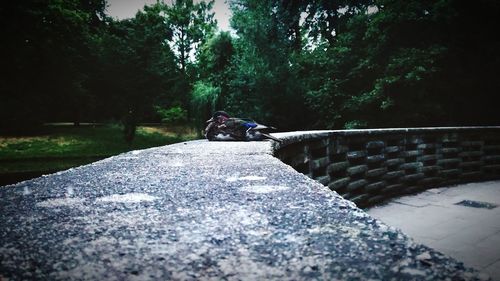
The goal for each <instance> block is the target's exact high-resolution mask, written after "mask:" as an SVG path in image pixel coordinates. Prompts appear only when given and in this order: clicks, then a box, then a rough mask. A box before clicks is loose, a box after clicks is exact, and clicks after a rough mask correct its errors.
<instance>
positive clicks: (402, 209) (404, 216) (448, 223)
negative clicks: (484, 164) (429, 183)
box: [367, 181, 500, 280]
mask: <svg viewBox="0 0 500 281" xmlns="http://www.w3.org/2000/svg"><path fill="white" fill-rule="evenodd" d="M463 200H471V201H477V202H487V203H492V204H496V205H498V206H499V207H496V208H493V209H485V208H473V207H470V206H462V205H456V203H459V202H461V201H463ZM413 201H428V202H431V204H429V205H426V206H421V207H417V206H416V204H413V205H410V204H406V205H402V204H397V203H398V202H413ZM398 208H399V209H398ZM367 212H368V214H370V215H372V216H373V217H376V218H378V219H380V220H382V221H384V222H386V223H387V224H389V225H391V226H394V227H397V228H399V229H401V230H402V231H403V232H405V233H406V234H408V235H409V236H411V237H412V238H414V239H415V240H416V241H418V242H420V243H423V244H425V245H427V246H429V247H432V248H434V249H436V250H439V251H441V252H443V253H445V254H448V255H450V256H452V257H454V258H456V259H458V260H460V261H462V262H464V263H465V265H467V266H471V267H474V268H476V269H478V270H480V271H483V272H485V273H487V274H489V275H490V276H491V277H493V279H494V280H500V269H499V268H498V266H499V261H500V181H488V182H482V183H469V184H463V185H459V186H453V187H446V188H441V189H439V188H438V189H431V190H428V191H425V192H422V193H420V194H417V195H412V196H406V197H404V198H399V199H396V200H392V201H391V202H388V203H387V204H385V205H381V206H377V207H373V208H371V209H369V210H367ZM436 222H438V223H436Z"/></svg>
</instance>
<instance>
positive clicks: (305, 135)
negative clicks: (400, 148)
mask: <svg viewBox="0 0 500 281" xmlns="http://www.w3.org/2000/svg"><path fill="white" fill-rule="evenodd" d="M499 130H500V126H476V127H422V128H380V129H354V130H316V131H294V132H281V133H275V134H273V136H276V137H278V138H280V139H282V140H283V142H282V143H281V144H277V143H276V144H275V148H276V149H278V148H279V147H283V146H286V145H288V144H291V143H295V142H299V141H306V140H312V139H321V138H326V137H331V136H369V135H398V134H424V133H461V132H498V131H499Z"/></svg>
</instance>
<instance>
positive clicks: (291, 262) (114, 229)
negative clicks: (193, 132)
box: [0, 141, 487, 280]
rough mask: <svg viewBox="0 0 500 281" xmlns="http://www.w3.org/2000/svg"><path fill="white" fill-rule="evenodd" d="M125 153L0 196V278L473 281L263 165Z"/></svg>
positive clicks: (232, 149) (226, 158)
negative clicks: (447, 280)
mask: <svg viewBox="0 0 500 281" xmlns="http://www.w3.org/2000/svg"><path fill="white" fill-rule="evenodd" d="M272 147H273V146H272V144H271V142H207V141H192V142H186V143H180V144H175V145H169V146H164V147H159V148H152V149H147V150H140V151H132V152H129V153H124V154H121V155H118V156H115V157H111V158H108V159H104V160H102V161H98V162H96V163H92V164H90V165H86V166H82V167H78V168H73V169H70V170H67V171H63V172H59V173H56V174H52V175H48V176H44V177H40V178H37V179H34V180H30V181H25V182H22V183H19V184H16V185H11V186H5V187H1V188H0V280H446V279H449V280H485V279H487V278H486V277H485V276H484V275H482V274H481V273H480V272H478V271H476V270H474V269H472V268H468V267H465V266H464V265H463V264H462V263H461V262H459V261H457V260H455V259H453V258H450V257H449V256H446V255H444V254H442V253H440V252H439V251H436V250H433V249H431V248H429V247H427V246H425V245H422V244H418V243H415V241H414V240H413V239H411V238H409V237H408V236H406V235H405V234H403V233H402V232H401V231H399V230H398V229H396V228H393V227H390V226H388V225H387V224H385V223H383V222H381V221H379V220H377V219H375V218H373V217H371V216H369V215H368V214H367V213H366V212H364V211H363V210H361V209H359V208H357V207H356V206H355V205H354V204H353V203H352V202H350V201H347V200H344V199H342V198H341V197H340V196H339V195H338V194H336V193H335V192H332V191H330V190H329V189H328V188H326V187H324V186H322V185H321V184H319V183H317V182H315V181H313V180H311V179H309V178H308V177H306V176H305V175H302V174H300V173H298V172H296V171H295V170H293V169H292V168H291V167H290V166H288V165H285V164H284V163H282V162H281V161H279V160H278V159H277V158H275V157H273V155H272V154H273V148H272Z"/></svg>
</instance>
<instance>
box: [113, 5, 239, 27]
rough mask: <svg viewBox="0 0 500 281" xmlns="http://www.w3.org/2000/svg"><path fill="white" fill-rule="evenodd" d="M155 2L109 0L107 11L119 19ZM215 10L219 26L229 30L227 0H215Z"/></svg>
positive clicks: (131, 15) (129, 16)
mask: <svg viewBox="0 0 500 281" xmlns="http://www.w3.org/2000/svg"><path fill="white" fill-rule="evenodd" d="M170 1H172V0H165V2H166V3H170ZM195 2H196V0H195ZM154 3H156V0H108V8H107V13H108V15H110V16H111V17H113V18H117V19H126V18H132V17H134V16H135V14H136V13H137V11H138V10H140V9H142V8H143V7H144V5H145V4H148V5H149V4H154ZM214 12H215V19H216V20H217V24H218V26H219V28H220V29H221V30H224V31H229V30H230V27H229V18H230V17H231V12H230V11H229V6H228V4H227V3H226V0H215V4H214Z"/></svg>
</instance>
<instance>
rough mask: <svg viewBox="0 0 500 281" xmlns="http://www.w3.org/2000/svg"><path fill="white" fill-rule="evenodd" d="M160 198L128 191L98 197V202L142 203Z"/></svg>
mask: <svg viewBox="0 0 500 281" xmlns="http://www.w3.org/2000/svg"><path fill="white" fill-rule="evenodd" d="M156 199H158V197H154V196H151V195H149V194H146V193H127V194H113V195H110V196H104V197H101V198H97V200H96V201H97V202H104V203H108V202H110V203H140V202H151V201H154V200H156Z"/></svg>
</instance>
